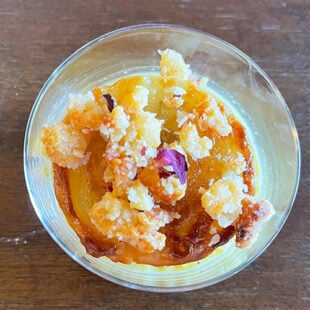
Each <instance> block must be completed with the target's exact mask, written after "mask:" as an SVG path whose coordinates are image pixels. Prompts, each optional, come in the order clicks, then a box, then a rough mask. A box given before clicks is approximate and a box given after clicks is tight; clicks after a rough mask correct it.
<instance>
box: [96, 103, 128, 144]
mask: <svg viewBox="0 0 310 310" xmlns="http://www.w3.org/2000/svg"><path fill="white" fill-rule="evenodd" d="M128 127H129V116H128V115H127V114H126V113H125V111H124V108H123V107H122V106H117V107H115V108H114V109H113V111H112V112H111V115H110V118H109V121H108V122H106V123H104V124H101V125H100V133H101V134H102V135H103V136H104V137H105V138H108V139H110V140H111V142H112V143H114V142H118V141H120V140H121V139H122V138H123V137H124V136H125V134H126V129H127V128H128Z"/></svg>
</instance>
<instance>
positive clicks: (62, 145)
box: [41, 123, 90, 169]
mask: <svg viewBox="0 0 310 310" xmlns="http://www.w3.org/2000/svg"><path fill="white" fill-rule="evenodd" d="M41 141H42V142H43V144H44V146H45V150H46V153H47V155H48V156H49V158H50V159H51V160H52V161H53V162H54V163H56V164H57V165H59V166H61V167H66V168H70V169H75V168H78V167H80V166H82V165H85V164H86V163H87V161H88V159H89V157H90V153H86V150H87V146H88V136H87V135H85V134H83V133H82V132H80V131H78V130H76V129H74V128H72V127H71V126H70V125H67V124H64V123H59V124H56V125H53V126H51V127H44V128H42V129H41Z"/></svg>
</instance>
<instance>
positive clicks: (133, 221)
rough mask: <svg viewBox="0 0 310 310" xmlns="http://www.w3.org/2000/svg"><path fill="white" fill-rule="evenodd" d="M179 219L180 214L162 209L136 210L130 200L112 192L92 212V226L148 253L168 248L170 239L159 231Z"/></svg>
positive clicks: (106, 194)
mask: <svg viewBox="0 0 310 310" xmlns="http://www.w3.org/2000/svg"><path fill="white" fill-rule="evenodd" d="M177 217H178V214H175V213H169V212H167V211H165V210H163V209H160V208H159V207H154V208H153V209H152V210H150V211H144V212H143V211H142V212H141V211H138V210H137V209H132V208H130V204H129V202H128V201H127V200H124V199H120V198H117V197H115V196H114V195H113V193H110V192H107V193H105V194H104V196H103V197H102V199H101V200H100V201H99V202H97V203H95V204H94V206H93V207H92V209H91V211H90V218H91V221H92V223H93V224H94V225H95V227H96V228H97V229H98V230H99V231H100V232H101V233H102V234H103V235H105V236H107V238H109V239H111V238H117V239H118V240H120V241H125V242H127V243H129V244H130V245H131V246H133V247H135V248H137V249H138V250H139V251H141V252H145V253H151V252H153V251H155V250H162V249H163V248H164V246H165V241H166V236H165V235H164V234H162V233H160V232H159V231H158V230H159V228H161V227H163V226H165V225H166V224H168V223H169V222H171V221H172V220H173V219H174V218H177Z"/></svg>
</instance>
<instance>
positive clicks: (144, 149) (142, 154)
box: [141, 145, 146, 156]
mask: <svg viewBox="0 0 310 310" xmlns="http://www.w3.org/2000/svg"><path fill="white" fill-rule="evenodd" d="M145 153H146V147H145V146H144V145H143V146H142V149H141V156H144V155H145Z"/></svg>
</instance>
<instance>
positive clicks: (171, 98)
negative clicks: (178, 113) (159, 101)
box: [163, 86, 186, 108]
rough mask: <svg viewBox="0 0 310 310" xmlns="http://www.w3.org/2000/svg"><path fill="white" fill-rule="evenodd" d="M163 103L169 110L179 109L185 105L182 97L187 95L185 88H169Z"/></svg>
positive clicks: (166, 90) (166, 89)
mask: <svg viewBox="0 0 310 310" xmlns="http://www.w3.org/2000/svg"><path fill="white" fill-rule="evenodd" d="M164 93H165V95H164V98H163V103H164V105H165V106H166V107H167V108H179V107H180V106H182V104H183V103H184V100H183V98H182V95H184V94H186V91H185V90H184V88H182V87H179V86H173V87H167V88H165V90H164Z"/></svg>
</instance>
